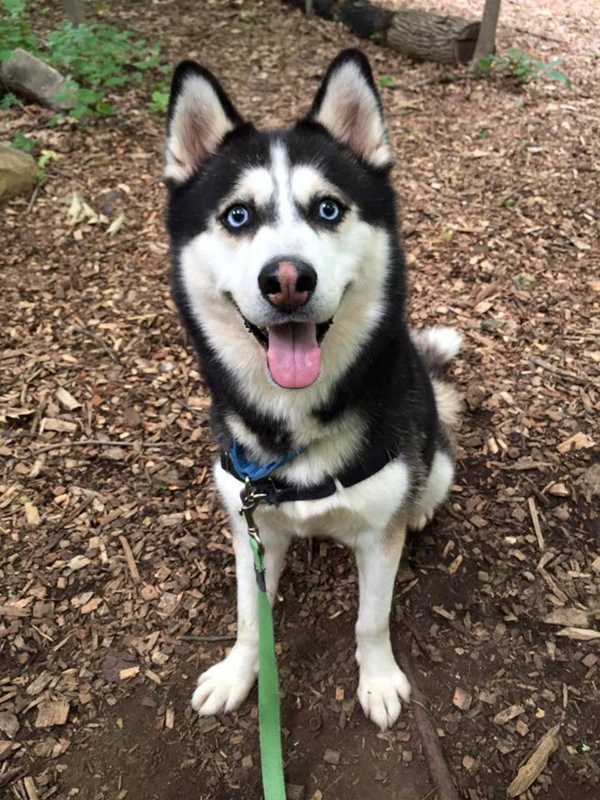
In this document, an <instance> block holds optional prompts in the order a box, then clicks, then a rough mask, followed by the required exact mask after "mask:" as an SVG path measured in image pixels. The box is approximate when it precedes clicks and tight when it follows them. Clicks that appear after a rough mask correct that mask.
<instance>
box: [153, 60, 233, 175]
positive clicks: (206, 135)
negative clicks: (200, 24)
mask: <svg viewBox="0 0 600 800" xmlns="http://www.w3.org/2000/svg"><path fill="white" fill-rule="evenodd" d="M168 113H169V121H168V124H167V145H166V154H165V155H166V163H165V178H167V179H169V180H171V181H173V182H174V183H184V182H185V181H186V180H188V178H190V177H191V176H192V175H193V174H194V172H195V171H196V170H197V169H198V168H199V167H200V166H201V164H202V163H203V162H204V161H205V160H206V159H207V158H209V157H210V156H211V155H214V153H216V152H217V150H218V148H219V145H220V144H221V142H222V141H223V139H224V138H225V136H226V135H227V134H228V133H230V132H231V131H233V130H234V129H235V128H237V127H238V126H240V125H242V124H243V120H242V118H241V117H240V115H239V114H238V112H237V111H236V109H235V108H234V106H233V103H232V102H231V100H230V99H229V98H228V97H227V95H226V93H225V91H224V90H223V88H222V86H221V84H220V83H219V82H218V80H217V79H216V78H215V77H214V75H213V74H212V73H211V72H209V71H208V70H207V69H204V67H201V66H200V65H199V64H196V63H195V62H194V61H182V62H181V64H179V65H178V67H177V69H176V70H175V74H174V75H173V81H172V83H171V96H170V98H169V112H168Z"/></svg>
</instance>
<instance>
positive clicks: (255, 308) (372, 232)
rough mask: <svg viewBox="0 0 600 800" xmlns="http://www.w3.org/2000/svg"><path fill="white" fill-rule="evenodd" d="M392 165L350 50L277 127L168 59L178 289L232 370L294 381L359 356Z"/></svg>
mask: <svg viewBox="0 0 600 800" xmlns="http://www.w3.org/2000/svg"><path fill="white" fill-rule="evenodd" d="M391 163H392V155H391V151H390V147H389V145H388V142H387V137H386V131H385V126H384V121H383V116H382V108H381V101H380V98H379V95H378V93H377V89H376V87H375V83H374V81H373V76H372V74H371V70H370V67H369V63H368V61H367V59H366V57H365V56H364V55H363V54H362V53H361V52H359V51H356V50H348V51H344V52H342V53H341V54H340V55H339V56H338V57H337V58H336V59H335V61H333V63H332V64H331V66H330V67H329V69H328V71H327V74H326V75H325V78H324V80H323V82H322V84H321V86H320V88H319V90H318V92H317V95H316V97H315V99H314V102H313V104H312V107H311V110H310V112H309V114H308V116H307V117H305V118H304V119H302V120H301V121H300V122H298V123H297V124H296V125H295V126H294V127H292V128H289V129H285V130H271V131H259V130H257V129H256V128H255V127H254V126H253V125H252V124H250V123H248V122H245V121H244V120H243V119H242V118H241V116H240V114H239V113H238V112H237V111H236V109H235V107H234V106H233V104H232V102H231V101H230V99H229V98H228V96H227V95H226V93H225V92H224V90H223V88H222V87H221V85H220V84H219V83H218V81H217V80H216V79H215V78H214V76H213V75H212V74H211V73H210V72H208V71H207V70H206V69H203V68H202V67H200V66H198V65H197V64H195V63H193V62H190V61H186V62H183V63H182V64H180V65H179V66H178V67H177V70H176V72H175V75H174V78H173V84H172V91H171V98H170V103H169V121H168V130H167V145H166V169H165V175H166V178H167V181H168V185H169V189H170V204H169V231H170V235H171V239H172V245H173V255H174V277H175V295H176V298H177V300H178V303H179V306H180V308H181V309H182V311H183V312H184V315H185V316H186V317H187V319H188V320H190V321H191V322H192V324H193V325H196V326H199V328H200V329H201V332H202V334H203V336H204V337H205V338H206V339H207V340H208V344H209V348H210V349H211V351H212V352H213V353H214V354H216V355H217V357H219V358H220V359H222V361H223V362H224V364H225V366H226V367H227V368H229V371H230V372H231V373H234V374H236V375H237V376H238V377H239V376H240V370H241V371H242V372H243V373H244V376H245V378H244V379H245V380H246V381H248V383H251V384H252V385H253V386H255V384H256V383H258V384H260V385H261V386H263V389H264V391H271V389H273V388H275V386H276V387H277V388H278V387H284V388H286V389H302V388H305V387H309V386H311V385H312V384H315V382H316V384H317V385H319V384H323V383H324V382H327V383H329V384H330V385H331V380H335V379H336V377H339V375H340V374H341V373H342V372H343V370H344V369H346V368H347V367H348V365H349V363H350V362H351V361H352V359H353V358H355V357H356V354H357V353H358V352H359V350H360V347H361V343H362V342H364V341H366V339H367V337H368V336H369V334H370V333H371V332H372V330H373V328H374V327H375V326H376V325H377V322H378V320H379V319H380V318H381V316H382V314H384V313H385V310H386V300H387V298H386V292H387V289H388V288H389V287H387V286H386V284H389V275H388V271H389V263H390V259H391V249H393V248H394V235H393V230H394V225H395V205H394V197H393V191H392V189H391V186H390V184H389V181H388V172H389V169H390V166H391ZM330 340H335V341H336V347H335V349H334V348H333V347H331V346H328V341H330ZM320 376H321V380H319V378H320ZM326 378H328V379H329V380H326ZM268 387H271V388H268ZM278 391H280V389H279V388H278Z"/></svg>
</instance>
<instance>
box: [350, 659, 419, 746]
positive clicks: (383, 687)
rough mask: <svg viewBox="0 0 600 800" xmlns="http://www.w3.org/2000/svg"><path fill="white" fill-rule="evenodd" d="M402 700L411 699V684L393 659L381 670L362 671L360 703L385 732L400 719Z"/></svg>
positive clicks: (363, 668) (359, 689)
mask: <svg viewBox="0 0 600 800" xmlns="http://www.w3.org/2000/svg"><path fill="white" fill-rule="evenodd" d="M400 698H402V700H405V701H408V699H409V698H410V684H409V682H408V680H407V678H406V675H405V674H404V673H403V672H402V670H401V669H400V667H399V666H398V665H397V664H396V662H395V661H394V658H393V656H392V657H391V659H387V658H386V659H385V666H383V665H382V666H381V667H379V668H377V669H373V668H371V669H367V668H366V667H361V668H360V680H359V682H358V699H359V702H360V704H361V706H362V708H363V711H364V712H365V716H366V717H368V718H369V719H371V720H373V722H374V723H375V724H376V725H378V726H379V727H380V728H381V730H382V731H385V730H387V729H388V728H391V727H392V725H393V724H394V722H396V720H397V719H398V717H399V716H400V710H401V708H402V704H401V702H400Z"/></svg>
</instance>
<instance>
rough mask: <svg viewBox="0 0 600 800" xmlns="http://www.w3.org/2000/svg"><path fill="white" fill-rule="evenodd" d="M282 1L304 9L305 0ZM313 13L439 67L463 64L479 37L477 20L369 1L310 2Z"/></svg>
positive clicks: (470, 56) (332, 0)
mask: <svg viewBox="0 0 600 800" xmlns="http://www.w3.org/2000/svg"><path fill="white" fill-rule="evenodd" d="M488 1H489V0H488ZM284 2H285V3H287V4H288V5H291V6H294V7H295V8H300V9H301V10H302V11H305V10H306V0H284ZM313 13H314V14H316V15H317V16H318V17H322V18H324V19H329V20H336V21H337V22H342V23H344V25H346V26H347V27H348V28H350V30H351V31H352V32H353V33H355V34H356V35H357V36H361V37H362V38H364V39H376V40H378V41H381V42H382V43H384V44H387V45H388V46H389V47H392V48H393V49H394V50H397V51H398V52H400V53H402V54H403V55H406V56H409V57H410V58H414V59H417V60H421V61H436V62H438V63H440V64H466V63H467V62H468V61H470V60H471V58H472V57H473V53H474V51H475V45H476V43H477V37H478V35H479V22H478V21H469V20H466V19H462V18H461V17H442V16H438V15H437V14H431V13H429V12H427V11H420V10H417V9H403V10H401V11H391V10H390V9H386V8H382V7H380V6H377V5H373V4H372V3H370V2H369V1H368V0H313Z"/></svg>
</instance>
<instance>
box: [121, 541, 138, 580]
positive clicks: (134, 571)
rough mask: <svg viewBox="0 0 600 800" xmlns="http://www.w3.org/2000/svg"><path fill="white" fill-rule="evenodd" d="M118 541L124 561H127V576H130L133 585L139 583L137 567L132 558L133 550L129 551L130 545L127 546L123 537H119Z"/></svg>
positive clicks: (127, 543)
mask: <svg viewBox="0 0 600 800" xmlns="http://www.w3.org/2000/svg"><path fill="white" fill-rule="evenodd" d="M119 541H120V542H121V547H122V548H123V552H124V553H125V560H126V561H127V566H128V568H129V574H130V575H131V577H132V579H133V582H134V583H139V582H140V571H139V570H138V566H137V564H136V563H135V558H134V556H133V550H132V549H131V545H130V544H129V542H128V541H127V539H126V538H125V536H119Z"/></svg>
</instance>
